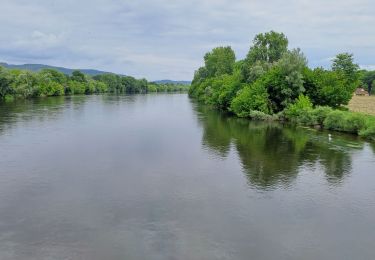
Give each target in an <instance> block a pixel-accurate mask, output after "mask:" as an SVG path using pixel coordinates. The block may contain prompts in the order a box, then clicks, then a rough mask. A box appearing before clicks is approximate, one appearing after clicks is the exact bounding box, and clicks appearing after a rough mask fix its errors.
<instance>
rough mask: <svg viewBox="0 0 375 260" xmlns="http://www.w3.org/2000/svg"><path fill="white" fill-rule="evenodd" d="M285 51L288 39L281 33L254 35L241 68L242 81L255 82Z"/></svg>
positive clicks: (271, 32)
mask: <svg viewBox="0 0 375 260" xmlns="http://www.w3.org/2000/svg"><path fill="white" fill-rule="evenodd" d="M287 51H288V39H287V38H286V36H285V35H284V34H283V33H277V32H274V31H270V32H267V33H260V34H258V35H256V36H255V38H254V40H253V46H251V47H250V50H249V52H248V54H247V56H246V59H245V61H244V63H243V66H242V76H243V79H244V81H245V82H248V83H252V82H254V81H256V80H257V79H258V78H260V77H261V76H262V75H264V74H265V73H266V72H267V71H268V70H270V69H271V67H272V65H273V64H274V63H275V62H277V61H278V60H279V59H281V57H282V56H283V54H284V53H286V52H287Z"/></svg>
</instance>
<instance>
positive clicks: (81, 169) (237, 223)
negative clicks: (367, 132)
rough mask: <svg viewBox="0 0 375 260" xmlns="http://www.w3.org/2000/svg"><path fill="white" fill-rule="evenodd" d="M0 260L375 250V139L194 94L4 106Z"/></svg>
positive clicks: (294, 255) (330, 255)
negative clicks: (202, 102) (251, 117)
mask: <svg viewBox="0 0 375 260" xmlns="http://www.w3.org/2000/svg"><path fill="white" fill-rule="evenodd" d="M0 259H1V260H55V259H56V260H57V259H58V260H62V259H64V260H65V259H72V260H76V259H78V260H104V259H105V260H112V259H116V260H117V259H119V260H120V259H121V260H125V259H130V260H131V259H145V260H150V259H155V260H159V259H160V260H168V259H176V260H211V259H240V260H242V259H244V260H248V259H311V260H315V259H330V260H332V259H340V260H342V259H368V260H372V259H375V145H374V144H370V143H366V142H363V141H361V140H359V139H356V138H354V137H349V136H340V135H338V134H336V133H334V134H333V138H332V140H328V134H327V133H326V132H316V131H313V130H309V129H302V128H292V127H286V126H281V125H279V124H264V123H254V122H249V121H247V120H240V119H236V118H231V117H226V116H224V115H222V114H219V113H218V112H215V111H212V110H209V109H208V108H206V107H203V106H199V105H197V104H195V103H193V102H192V101H190V100H189V98H188V97H187V95H185V94H173V95H137V96H87V97H60V98H48V99H41V100H34V101H19V102H16V103H8V104H1V105H0Z"/></svg>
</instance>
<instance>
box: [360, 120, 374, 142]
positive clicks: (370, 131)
mask: <svg viewBox="0 0 375 260" xmlns="http://www.w3.org/2000/svg"><path fill="white" fill-rule="evenodd" d="M359 135H360V136H362V137H364V138H367V139H370V140H373V141H375V124H373V125H370V126H368V127H366V128H365V129H362V130H361V131H359Z"/></svg>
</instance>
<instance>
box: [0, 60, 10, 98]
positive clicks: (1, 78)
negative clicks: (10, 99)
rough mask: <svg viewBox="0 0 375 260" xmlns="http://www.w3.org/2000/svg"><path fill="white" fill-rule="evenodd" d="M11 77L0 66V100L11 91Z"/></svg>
mask: <svg viewBox="0 0 375 260" xmlns="http://www.w3.org/2000/svg"><path fill="white" fill-rule="evenodd" d="M11 82H12V77H11V75H10V74H9V72H8V71H7V70H6V69H5V68H3V67H1V66H0V98H1V99H3V98H5V96H6V95H7V94H10V93H11V91H12V89H11V87H10V84H11Z"/></svg>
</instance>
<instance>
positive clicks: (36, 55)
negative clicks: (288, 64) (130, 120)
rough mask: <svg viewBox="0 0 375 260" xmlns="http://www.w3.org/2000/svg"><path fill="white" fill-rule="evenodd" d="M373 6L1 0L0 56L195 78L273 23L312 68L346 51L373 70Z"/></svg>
mask: <svg viewBox="0 0 375 260" xmlns="http://www.w3.org/2000/svg"><path fill="white" fill-rule="evenodd" d="M374 10H375V1H374V0H311V1H310V0H287V1H286V0H268V1H267V0H231V1H230V0H184V1H179V0H173V1H172V0H170V1H168V0H155V1H150V0H149V1H147V0H132V1H130V0H61V1H56V0H0V61H5V62H8V63H14V64H22V63H43V64H49V65H56V66H65V67H69V68H94V69H100V70H106V71H111V72H115V73H121V74H126V75H132V76H135V77H138V78H140V77H145V78H147V79H148V80H156V79H175V80H191V78H192V76H193V73H194V70H195V69H197V68H198V67H199V66H201V65H202V63H203V60H202V57H203V55H204V53H206V52H207V51H209V50H210V49H212V48H213V47H216V46H223V45H231V46H232V47H233V49H234V50H235V52H236V55H237V59H242V58H243V57H245V55H246V53H247V51H248V49H249V47H250V45H251V41H252V39H253V38H254V36H255V35H256V34H257V33H259V32H266V31H269V30H275V31H280V32H284V33H285V34H286V35H287V37H288V38H289V43H290V47H300V48H301V49H302V51H303V52H304V53H305V55H306V56H307V58H308V60H309V64H310V66H313V67H315V66H329V64H330V59H331V58H332V57H333V56H335V55H336V54H337V53H339V52H344V51H345V52H351V53H354V55H355V59H356V62H357V63H359V64H360V65H361V66H363V67H366V68H372V69H375V15H374Z"/></svg>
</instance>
